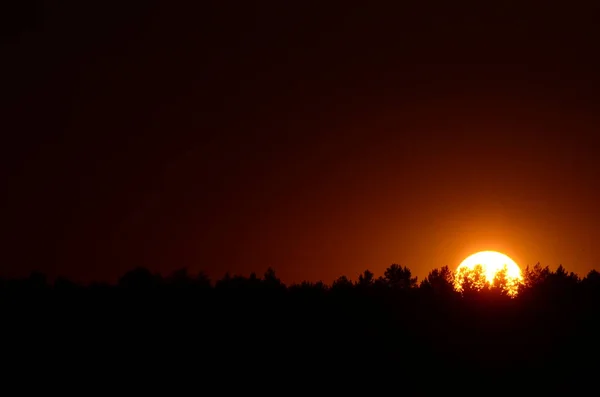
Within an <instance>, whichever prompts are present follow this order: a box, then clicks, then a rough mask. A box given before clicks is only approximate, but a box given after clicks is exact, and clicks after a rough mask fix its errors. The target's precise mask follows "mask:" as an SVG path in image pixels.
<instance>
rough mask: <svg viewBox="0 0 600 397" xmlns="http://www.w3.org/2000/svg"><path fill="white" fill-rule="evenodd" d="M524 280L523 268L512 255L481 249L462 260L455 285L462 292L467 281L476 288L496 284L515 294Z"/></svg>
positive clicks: (508, 292)
mask: <svg viewBox="0 0 600 397" xmlns="http://www.w3.org/2000/svg"><path fill="white" fill-rule="evenodd" d="M522 281H523V275H522V273H521V268H520V267H519V265H517V264H516V262H515V261H513V260H512V259H511V258H510V257H508V256H507V255H504V254H502V253H500V252H496V251H481V252H477V253H476V254H473V255H471V256H469V257H467V258H466V259H465V260H463V261H462V262H461V264H460V265H459V266H458V268H457V269H456V277H455V285H454V286H455V288H456V290H457V291H460V292H462V291H463V290H464V289H465V283H467V282H468V283H469V284H470V287H471V288H473V289H475V290H480V289H482V288H484V287H486V284H487V286H489V287H492V286H494V284H496V286H498V287H499V288H501V289H503V290H505V291H506V293H507V294H508V295H509V296H515V295H516V294H517V293H518V288H519V285H520V284H521V283H522Z"/></svg>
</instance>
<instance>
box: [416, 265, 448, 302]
mask: <svg viewBox="0 0 600 397" xmlns="http://www.w3.org/2000/svg"><path fill="white" fill-rule="evenodd" d="M419 288H420V289H422V290H425V291H432V292H434V293H436V294H440V295H449V294H451V293H453V292H454V272H453V271H452V270H450V268H449V267H448V266H443V267H441V268H439V269H433V270H432V271H430V272H429V274H428V275H427V277H426V278H424V279H423V280H422V281H421V284H420V285H419Z"/></svg>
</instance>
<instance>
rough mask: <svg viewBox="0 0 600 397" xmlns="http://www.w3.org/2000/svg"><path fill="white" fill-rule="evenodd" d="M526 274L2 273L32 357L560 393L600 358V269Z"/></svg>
mask: <svg viewBox="0 0 600 397" xmlns="http://www.w3.org/2000/svg"><path fill="white" fill-rule="evenodd" d="M523 276H524V281H523V284H522V285H521V286H520V287H519V293H518V295H516V296H514V297H511V296H509V294H507V292H506V288H505V286H503V284H502V277H501V275H500V276H499V277H497V278H496V280H495V281H494V283H492V285H489V284H485V283H479V281H478V279H477V277H475V279H471V280H470V281H469V280H467V281H466V282H464V283H463V285H462V286H463V288H462V289H461V290H460V292H458V291H457V290H456V288H455V287H454V283H455V281H456V280H455V279H454V278H455V273H454V271H453V270H451V269H450V268H448V267H442V268H438V269H434V270H432V271H431V272H430V273H429V274H428V276H427V277H426V278H425V279H423V280H421V281H420V282H419V281H418V280H417V277H414V276H413V274H412V272H411V270H410V269H409V268H407V267H404V266H399V265H396V264H394V265H392V266H390V267H389V268H387V269H386V270H385V272H384V274H383V275H381V276H379V277H376V276H375V274H374V273H372V272H371V271H369V270H365V271H364V272H363V273H362V274H360V275H359V276H358V278H357V280H355V281H352V280H350V279H349V278H348V277H346V276H341V277H339V278H338V279H336V280H335V281H334V282H333V283H332V284H331V285H327V284H325V283H323V282H307V281H305V282H302V283H299V284H292V285H285V284H284V283H283V282H282V281H281V280H280V279H279V278H278V277H277V275H276V273H275V271H274V270H273V269H271V268H269V269H268V270H267V271H266V272H265V273H264V274H263V275H262V277H261V276H258V275H257V274H255V273H252V274H250V275H249V276H240V275H230V274H229V273H227V274H225V276H224V277H222V278H220V279H218V280H216V281H214V282H212V281H211V280H210V279H209V278H208V277H207V276H206V275H205V274H204V273H199V274H195V275H192V274H190V273H188V271H187V270H186V269H180V270H177V271H175V272H173V273H172V274H170V275H168V276H162V275H160V274H154V273H152V272H150V271H149V270H148V269H145V268H135V269H133V270H131V271H129V272H127V273H126V274H124V275H123V276H122V277H120V279H119V281H118V282H117V283H116V284H105V283H91V284H89V285H80V284H77V283H74V282H71V281H69V280H68V279H65V278H58V279H56V280H54V281H53V282H49V281H48V279H47V278H46V277H45V276H44V275H43V274H41V273H32V274H31V275H30V276H29V277H26V278H20V279H3V280H2V281H1V282H0V305H1V308H2V313H3V319H4V321H3V329H4V341H5V342H7V343H5V344H6V345H8V350H10V348H13V349H15V351H16V352H17V355H19V354H20V355H21V359H23V360H25V359H29V358H28V357H31V356H29V355H25V354H23V351H24V350H23V349H28V351H34V352H36V353H40V352H42V351H43V352H49V351H53V352H54V353H52V354H56V355H57V357H61V360H66V357H71V358H72V359H73V361H72V363H77V365H76V366H78V365H83V364H80V363H83V362H88V361H89V362H93V363H95V364H94V365H96V366H100V365H103V364H102V363H103V362H104V361H103V360H109V361H108V362H109V363H110V364H109V365H110V366H111V367H112V368H114V367H117V366H119V365H123V366H124V367H127V368H131V367H139V368H142V367H143V366H144V365H145V366H154V367H155V368H165V370H167V369H168V368H171V369H172V368H174V367H178V368H179V367H186V368H187V369H188V370H189V369H190V368H195V371H196V376H199V375H202V376H208V374H209V373H219V371H220V373H227V374H231V376H233V374H236V373H242V374H250V373H253V374H254V373H256V374H261V376H266V375H265V374H271V375H272V376H276V374H279V375H277V376H284V374H287V375H288V376H289V375H292V376H296V377H298V376H300V374H304V375H303V376H304V378H302V379H303V380H302V379H301V380H298V379H300V378H298V379H297V380H296V382H302V383H306V382H309V381H310V380H311V379H313V378H312V376H313V375H314V374H316V373H325V374H329V373H332V371H333V373H340V371H346V372H345V373H346V374H349V373H350V372H348V371H355V373H356V374H357V376H359V375H360V374H362V375H360V376H367V375H366V373H367V371H373V372H369V373H373V374H375V375H376V376H382V372H378V371H382V370H388V371H393V373H394V374H395V375H394V376H399V377H400V378H402V379H409V377H415V378H414V379H424V380H426V379H427V378H428V377H431V376H433V374H436V373H438V374H445V375H452V376H454V377H457V376H458V377H464V376H466V377H467V378H469V379H471V378H472V379H477V380H480V381H483V380H489V381H491V382H497V381H498V382H500V381H499V379H507V377H509V378H510V377H513V378H514V379H520V378H519V377H527V378H528V379H529V380H530V381H532V382H533V383H535V379H536V378H535V377H534V376H533V375H531V374H535V373H539V374H546V376H547V375H548V374H557V377H556V379H553V380H552V383H551V384H550V383H546V384H545V387H548V388H549V389H552V390H554V389H555V388H557V387H559V386H561V385H562V386H568V387H572V383H573V382H574V381H573V378H571V377H568V376H566V375H565V374H567V373H573V372H572V371H574V370H585V369H586V368H588V369H591V368H595V366H596V365H597V364H596V363H597V357H598V352H599V350H600V349H599V348H598V343H597V337H598V331H599V330H600V325H599V322H598V315H599V314H600V273H598V272H597V271H595V270H592V271H590V272H589V273H588V274H587V275H586V276H585V277H583V278H580V277H579V276H578V275H576V274H574V273H572V272H568V271H567V270H566V269H565V268H564V267H563V266H559V267H558V268H557V269H556V270H551V269H550V268H549V267H542V266H541V265H540V264H536V265H535V266H533V267H531V268H529V267H528V268H526V269H524V271H523ZM8 350H5V353H6V352H7V351H8ZM23 357H25V358H23ZM74 357H77V358H74ZM102 357H103V358H102ZM115 357H122V358H121V359H116V358H115ZM86 360H88V361H86ZM59 361H60V360H59ZM134 363H136V364H134ZM236 371H237V372H236ZM567 371H571V372H567ZM353 373H354V372H353ZM526 373H529V374H530V375H528V376H525V375H523V374H526ZM311 374H312V375H311ZM377 374H378V375H377ZM558 374H560V376H558ZM580 374H581V373H580ZM331 376H333V375H330V377H331ZM353 379H354V378H353ZM411 379H413V378H411ZM456 381H458V380H456ZM514 381H515V382H517V381H518V382H523V379H521V380H520V381H519V380H514ZM357 382H358V383H360V382H362V381H359V380H357ZM364 382H366V380H365V381H364ZM436 382H437V383H436ZM439 382H442V381H441V380H438V381H431V384H429V385H427V388H430V389H428V390H434V389H431V388H436V387H442V385H441V384H439ZM502 382H503V381H502ZM502 382H501V383H502ZM510 382H513V381H510ZM545 382H547V381H545ZM426 383H428V382H426ZM569 385H570V386H569ZM541 386H542V385H537V386H536V390H540V387H541ZM443 387H446V389H444V390H449V389H448V387H450V386H449V385H446V386H443Z"/></svg>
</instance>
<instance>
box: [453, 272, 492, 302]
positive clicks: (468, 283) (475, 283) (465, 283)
mask: <svg viewBox="0 0 600 397" xmlns="http://www.w3.org/2000/svg"><path fill="white" fill-rule="evenodd" d="M455 286H456V289H457V291H459V292H460V293H461V294H462V295H463V296H467V297H473V296H476V295H477V293H479V292H484V290H486V289H488V282H487V279H486V277H485V272H484V271H483V266H481V265H477V266H475V267H474V268H473V269H469V268H466V267H463V268H461V269H460V270H459V271H458V272H457V274H456V276H455Z"/></svg>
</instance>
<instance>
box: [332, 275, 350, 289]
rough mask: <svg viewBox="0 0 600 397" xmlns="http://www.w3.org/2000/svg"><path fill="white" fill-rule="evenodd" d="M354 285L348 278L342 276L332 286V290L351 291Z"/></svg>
mask: <svg viewBox="0 0 600 397" xmlns="http://www.w3.org/2000/svg"><path fill="white" fill-rule="evenodd" d="M353 286H354V284H352V281H350V280H349V279H348V277H346V276H340V277H338V278H337V279H336V280H334V281H333V283H332V284H331V288H332V289H334V290H350V289H352V287H353Z"/></svg>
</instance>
